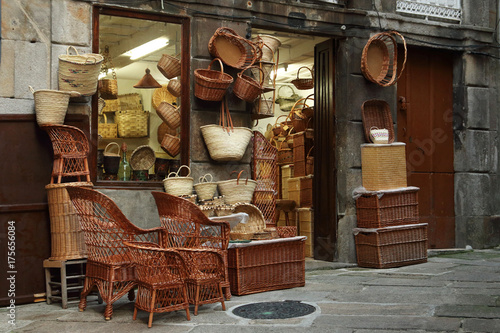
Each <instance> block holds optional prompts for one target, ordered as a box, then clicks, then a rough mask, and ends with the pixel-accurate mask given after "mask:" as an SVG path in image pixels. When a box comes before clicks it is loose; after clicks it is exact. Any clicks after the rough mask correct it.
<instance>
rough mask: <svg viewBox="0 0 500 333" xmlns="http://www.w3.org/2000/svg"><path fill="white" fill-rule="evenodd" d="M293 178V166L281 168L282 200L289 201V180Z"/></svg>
mask: <svg viewBox="0 0 500 333" xmlns="http://www.w3.org/2000/svg"><path fill="white" fill-rule="evenodd" d="M292 177H293V164H288V165H283V166H281V177H280V180H281V199H289V197H288V179H290V178H292Z"/></svg>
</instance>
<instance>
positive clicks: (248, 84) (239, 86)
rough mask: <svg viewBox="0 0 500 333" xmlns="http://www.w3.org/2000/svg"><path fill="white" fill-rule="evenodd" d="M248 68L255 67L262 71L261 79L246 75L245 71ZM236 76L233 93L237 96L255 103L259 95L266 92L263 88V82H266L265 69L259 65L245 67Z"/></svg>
mask: <svg viewBox="0 0 500 333" xmlns="http://www.w3.org/2000/svg"><path fill="white" fill-rule="evenodd" d="M248 69H255V70H258V71H260V72H261V76H260V81H257V80H255V79H254V78H252V77H250V76H248V75H244V74H243V73H244V72H245V71H246V70H248ZM236 75H237V78H236V82H235V83H234V87H233V93H234V94H235V95H236V97H238V98H241V99H242V100H244V101H246V102H249V103H253V102H254V101H255V100H256V99H257V97H259V96H260V94H262V93H263V92H264V90H263V89H262V83H263V82H264V76H265V74H264V71H263V70H262V69H261V68H260V67H258V66H251V67H247V68H244V69H243V70H242V71H241V72H239V73H238V74H236Z"/></svg>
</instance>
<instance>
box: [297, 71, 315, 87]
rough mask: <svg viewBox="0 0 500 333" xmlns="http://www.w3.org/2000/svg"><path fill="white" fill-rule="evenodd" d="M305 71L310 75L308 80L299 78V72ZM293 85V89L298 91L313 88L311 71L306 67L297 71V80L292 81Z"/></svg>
mask: <svg viewBox="0 0 500 333" xmlns="http://www.w3.org/2000/svg"><path fill="white" fill-rule="evenodd" d="M303 68H305V69H307V70H309V72H310V73H311V77H310V78H300V77H299V76H300V70H301V69H303ZM292 83H293V85H294V86H295V88H297V89H299V90H308V89H313V88H314V73H313V71H312V70H311V69H310V68H309V67H307V66H302V67H300V68H299V69H298V70H297V78H296V79H294V80H292Z"/></svg>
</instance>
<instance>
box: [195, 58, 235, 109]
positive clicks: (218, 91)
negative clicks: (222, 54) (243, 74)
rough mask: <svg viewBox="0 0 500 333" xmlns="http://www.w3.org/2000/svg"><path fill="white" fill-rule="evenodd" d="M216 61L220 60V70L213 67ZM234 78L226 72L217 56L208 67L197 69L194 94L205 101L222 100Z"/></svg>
mask: <svg viewBox="0 0 500 333" xmlns="http://www.w3.org/2000/svg"><path fill="white" fill-rule="evenodd" d="M214 61H218V62H219V65H220V71H215V70H212V69H211V68H212V64H213V63H214ZM233 80H234V79H233V77H232V76H231V75H229V74H226V73H224V66H223V65H222V61H221V60H220V59H219V58H215V59H213V60H212V61H211V62H210V64H209V65H208V69H201V68H199V69H195V71H194V95H195V96H196V97H198V98H199V99H203V100H205V101H221V100H222V98H224V95H225V94H226V91H227V88H228V87H229V85H230V84H231V83H233Z"/></svg>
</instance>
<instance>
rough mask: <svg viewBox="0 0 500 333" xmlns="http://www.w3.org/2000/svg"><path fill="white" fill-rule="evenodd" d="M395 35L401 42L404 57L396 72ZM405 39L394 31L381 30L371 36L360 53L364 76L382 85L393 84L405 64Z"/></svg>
mask: <svg viewBox="0 0 500 333" xmlns="http://www.w3.org/2000/svg"><path fill="white" fill-rule="evenodd" d="M396 37H399V38H400V39H401V40H402V42H403V48H404V59H403V61H402V66H401V68H400V70H399V73H398V68H397V67H398V45H397V42H396ZM406 52H407V50H406V41H405V39H404V37H403V36H402V35H401V34H400V33H398V32H396V31H389V32H381V33H378V34H376V35H374V36H372V37H371V38H370V39H369V40H368V42H367V43H366V45H365V47H364V48H363V53H362V55H361V72H362V73H363V75H364V76H365V78H366V79H367V80H369V81H371V82H373V83H376V84H378V85H380V86H382V87H389V86H392V85H393V84H395V83H396V82H397V81H398V79H399V77H400V76H401V73H402V72H403V70H404V67H405V64H406Z"/></svg>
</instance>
